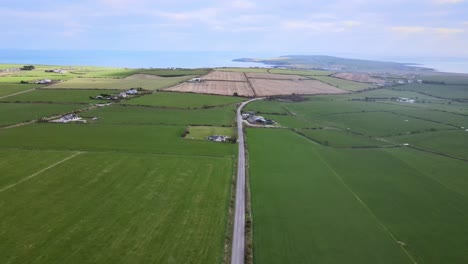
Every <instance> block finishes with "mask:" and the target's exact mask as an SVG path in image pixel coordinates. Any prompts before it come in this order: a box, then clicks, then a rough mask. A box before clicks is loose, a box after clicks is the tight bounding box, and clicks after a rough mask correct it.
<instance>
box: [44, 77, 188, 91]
mask: <svg viewBox="0 0 468 264" xmlns="http://www.w3.org/2000/svg"><path fill="white" fill-rule="evenodd" d="M190 78H191V76H182V77H157V76H152V77H146V78H135V77H132V76H130V77H127V78H124V79H111V78H75V79H72V80H69V81H66V82H62V83H57V84H54V85H50V86H47V88H50V89H53V88H61V89H119V90H124V89H130V88H136V87H141V88H143V89H147V90H157V89H162V88H166V87H169V86H172V85H175V84H177V83H180V82H183V81H185V80H188V79H190Z"/></svg>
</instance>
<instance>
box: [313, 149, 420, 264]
mask: <svg viewBox="0 0 468 264" xmlns="http://www.w3.org/2000/svg"><path fill="white" fill-rule="evenodd" d="M314 152H315V155H316V156H317V157H318V158H319V159H320V161H322V163H323V164H325V166H327V167H328V169H330V171H331V172H333V174H334V175H335V177H336V178H337V179H338V180H339V181H340V182H341V184H343V186H344V187H345V188H346V189H347V190H348V191H349V192H350V193H351V194H352V195H353V196H354V198H356V200H357V201H358V202H359V203H360V204H361V205H362V206H363V207H364V209H366V211H367V212H368V213H369V214H370V215H371V216H372V217H373V218H374V220H375V221H376V222H377V223H378V224H379V225H380V226H381V227H382V228H383V230H384V231H385V232H387V234H388V235H389V236H390V237H391V238H392V239H393V241H395V243H397V244H398V245H399V246H400V248H401V249H402V250H403V251H404V252H405V253H406V255H407V256H408V257H409V258H410V259H411V261H412V262H413V263H414V264H417V262H416V260H415V259H414V258H413V256H411V254H410V253H409V252H408V250H406V248H404V245H403V243H402V242H401V241H399V240H398V239H396V237H395V236H394V235H393V234H392V232H390V230H389V229H388V228H387V227H386V226H385V225H384V224H383V223H382V222H381V221H380V220H379V218H378V217H377V216H376V215H375V214H374V213H373V212H372V210H371V209H370V208H369V206H367V204H366V203H364V201H363V200H361V198H359V196H358V195H357V194H356V193H355V192H354V191H353V190H352V189H351V187H349V186H348V184H346V182H345V181H344V180H343V178H341V176H340V175H339V174H338V173H337V172H336V171H335V170H334V169H333V168H332V167H331V166H330V165H329V164H328V162H326V161H325V160H324V159H323V158H322V156H321V155H320V154H319V153H317V152H316V151H314Z"/></svg>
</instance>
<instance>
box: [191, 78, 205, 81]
mask: <svg viewBox="0 0 468 264" xmlns="http://www.w3.org/2000/svg"><path fill="white" fill-rule="evenodd" d="M201 81H202V79H201V78H192V79H190V81H189V82H201Z"/></svg>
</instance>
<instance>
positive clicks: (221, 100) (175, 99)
mask: <svg viewBox="0 0 468 264" xmlns="http://www.w3.org/2000/svg"><path fill="white" fill-rule="evenodd" d="M242 100H243V98H239V97H231V96H213V95H204V94H193V93H176V92H156V93H154V94H151V95H147V96H142V97H138V98H135V99H132V100H130V101H125V104H131V105H149V106H160V107H174V108H201V107H210V106H219V105H226V104H234V103H238V102H241V101H242Z"/></svg>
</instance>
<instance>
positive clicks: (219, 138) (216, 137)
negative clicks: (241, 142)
mask: <svg viewBox="0 0 468 264" xmlns="http://www.w3.org/2000/svg"><path fill="white" fill-rule="evenodd" d="M207 139H208V140H211V141H215V142H226V141H227V140H228V139H230V137H228V136H219V135H214V136H209V137H208V138H207Z"/></svg>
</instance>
